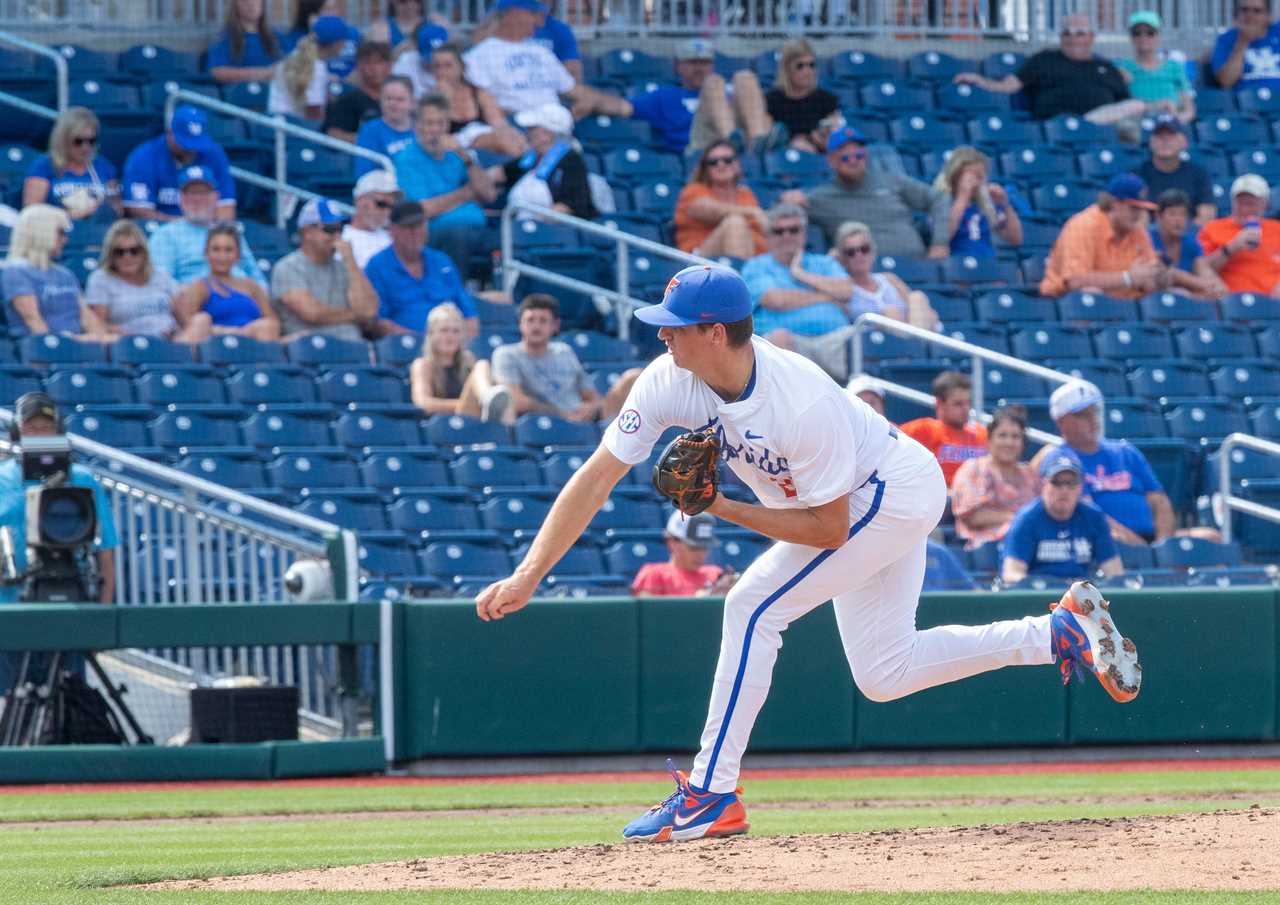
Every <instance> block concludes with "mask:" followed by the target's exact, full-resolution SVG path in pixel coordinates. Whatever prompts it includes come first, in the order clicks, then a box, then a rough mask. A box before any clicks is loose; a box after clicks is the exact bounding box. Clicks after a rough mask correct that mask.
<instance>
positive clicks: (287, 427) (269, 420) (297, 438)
mask: <svg viewBox="0 0 1280 905" xmlns="http://www.w3.org/2000/svg"><path fill="white" fill-rule="evenodd" d="M240 427H241V430H242V431H243V432H244V439H245V442H246V443H248V444H249V445H251V446H257V447H260V448H264V449H270V448H273V447H276V446H291V447H305V446H329V445H330V444H331V443H333V438H332V437H331V436H330V433H329V419H328V418H321V417H311V416H307V415H303V414H299V413H293V412H287V411H262V412H255V413H254V414H252V415H250V416H249V418H247V419H246V420H245V421H244V423H243V424H242V425H241V426H240ZM347 486H349V487H350V486H359V482H358V481H357V482H353V483H352V484H348V485H347Z"/></svg>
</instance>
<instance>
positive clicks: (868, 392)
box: [844, 374, 885, 415]
mask: <svg viewBox="0 0 1280 905" xmlns="http://www.w3.org/2000/svg"><path fill="white" fill-rule="evenodd" d="M844 391H845V392H846V393H848V394H849V396H850V397H851V398H852V397H857V398H858V399H861V400H862V401H863V402H865V403H866V404H867V405H869V406H871V407H872V408H873V409H875V411H876V414H878V415H883V414H884V393H885V390H884V384H882V383H881V382H880V381H878V380H876V379H875V378H874V377H872V376H871V375H870V374H859V375H858V376H857V377H854V378H853V379H851V380H850V381H849V385H848V386H846V387H845V388H844Z"/></svg>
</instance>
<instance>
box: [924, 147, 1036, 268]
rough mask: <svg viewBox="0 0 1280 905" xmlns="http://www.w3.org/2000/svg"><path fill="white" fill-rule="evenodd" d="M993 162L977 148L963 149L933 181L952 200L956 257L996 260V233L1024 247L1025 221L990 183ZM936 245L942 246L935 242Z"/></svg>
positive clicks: (951, 239) (936, 188)
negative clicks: (993, 235) (994, 238)
mask: <svg viewBox="0 0 1280 905" xmlns="http://www.w3.org/2000/svg"><path fill="white" fill-rule="evenodd" d="M990 171H991V161H990V160H988V159H987V155H986V154H983V153H982V152H981V151H979V150H978V149H977V148H972V147H969V146H968V145H961V146H960V147H958V148H956V149H955V150H954V151H952V152H951V154H950V155H948V157H947V162H946V163H945V164H944V165H943V167H942V172H940V173H939V174H938V176H937V178H936V179H934V181H933V187H934V189H935V190H937V191H939V192H941V193H942V194H944V195H947V196H948V197H949V198H950V199H951V238H950V249H951V254H953V255H968V256H970V257H974V258H994V257H995V256H996V247H995V243H994V242H993V241H992V239H991V234H992V232H994V233H995V234H996V235H997V236H999V237H1000V238H1001V239H1003V240H1004V241H1005V242H1007V243H1008V244H1009V245H1015V246H1016V245H1021V244H1022V221H1021V220H1019V219H1018V212H1017V211H1016V210H1014V209H1013V205H1012V204H1010V203H1009V195H1008V193H1007V192H1005V190H1004V189H1003V188H1002V187H1001V186H999V185H996V184H995V183H994V182H988V181H987V175H988V174H989V173H990ZM934 244H935V245H938V244H941V243H940V242H938V241H937V240H936V239H935V241H934Z"/></svg>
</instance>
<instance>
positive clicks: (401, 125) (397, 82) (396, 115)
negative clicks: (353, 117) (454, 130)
mask: <svg viewBox="0 0 1280 905" xmlns="http://www.w3.org/2000/svg"><path fill="white" fill-rule="evenodd" d="M379 98H380V101H379V107H380V109H381V110H382V115H381V116H380V117H378V118H377V119H370V120H366V121H365V122H364V123H362V124H361V126H360V130H359V131H358V132H356V144H357V145H359V146H360V147H362V148H368V149H369V150H370V151H377V152H378V153H379V154H386V155H387V156H388V157H393V158H394V157H395V156H396V155H397V154H399V153H400V152H401V151H403V150H404V149H405V148H407V147H409V145H411V144H413V135H414V129H413V86H412V85H411V84H410V83H409V80H408V79H407V78H405V77H404V76H402V75H391V76H387V79H386V81H384V82H383V83H382V92H381V93H380V95H379ZM355 162H356V177H357V178H359V177H361V176H363V175H364V174H365V173H370V172H373V171H374V170H376V169H377V168H378V165H377V164H376V163H374V162H373V161H372V160H366V159H365V158H363V157H357V158H356V159H355Z"/></svg>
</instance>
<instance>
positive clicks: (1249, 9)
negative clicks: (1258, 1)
mask: <svg viewBox="0 0 1280 905" xmlns="http://www.w3.org/2000/svg"><path fill="white" fill-rule="evenodd" d="M1239 11H1240V12H1242V13H1253V14H1254V15H1255V16H1265V15H1266V14H1267V8H1266V7H1265V6H1242V7H1240V9H1239Z"/></svg>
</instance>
